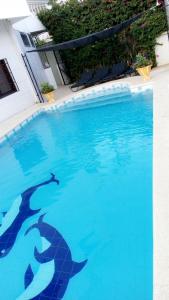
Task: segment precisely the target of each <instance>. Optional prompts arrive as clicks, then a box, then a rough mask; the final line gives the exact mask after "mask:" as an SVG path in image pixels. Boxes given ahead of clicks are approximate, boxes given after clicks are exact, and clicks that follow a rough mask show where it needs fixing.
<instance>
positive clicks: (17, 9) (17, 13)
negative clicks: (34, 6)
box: [0, 0, 30, 19]
mask: <svg viewBox="0 0 169 300" xmlns="http://www.w3.org/2000/svg"><path fill="white" fill-rule="evenodd" d="M29 15H30V10H29V7H28V4H27V2H26V0H0V19H10V18H19V17H24V16H25V17H26V16H29Z"/></svg>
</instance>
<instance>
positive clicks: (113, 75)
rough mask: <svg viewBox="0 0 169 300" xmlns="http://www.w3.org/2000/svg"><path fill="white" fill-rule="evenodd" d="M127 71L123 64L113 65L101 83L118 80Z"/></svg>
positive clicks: (125, 65) (126, 66)
mask: <svg viewBox="0 0 169 300" xmlns="http://www.w3.org/2000/svg"><path fill="white" fill-rule="evenodd" d="M127 70H128V65H127V64H125V63H118V64H114V65H113V66H112V67H111V68H110V71H109V74H108V75H107V76H105V77H104V78H103V80H102V82H105V81H109V80H113V79H118V78H119V77H120V76H122V75H124V74H125V73H126V72H127Z"/></svg>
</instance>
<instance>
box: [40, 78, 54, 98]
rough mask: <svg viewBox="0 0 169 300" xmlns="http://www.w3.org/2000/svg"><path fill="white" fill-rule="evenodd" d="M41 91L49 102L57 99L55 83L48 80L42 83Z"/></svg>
mask: <svg viewBox="0 0 169 300" xmlns="http://www.w3.org/2000/svg"><path fill="white" fill-rule="evenodd" d="M41 92H42V94H43V95H44V96H45V98H46V99H47V101H48V102H49V103H52V102H54V101H55V99H54V87H53V85H51V84H49V83H48V82H43V83H41Z"/></svg>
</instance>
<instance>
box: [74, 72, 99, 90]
mask: <svg viewBox="0 0 169 300" xmlns="http://www.w3.org/2000/svg"><path fill="white" fill-rule="evenodd" d="M93 75H94V71H93V70H90V71H84V72H83V73H82V75H81V77H80V79H79V80H78V81H77V82H76V83H74V84H73V85H72V86H71V89H73V88H78V87H81V86H83V85H86V84H87V82H88V81H90V80H92V78H93Z"/></svg>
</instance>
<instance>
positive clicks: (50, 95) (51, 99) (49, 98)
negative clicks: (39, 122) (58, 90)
mask: <svg viewBox="0 0 169 300" xmlns="http://www.w3.org/2000/svg"><path fill="white" fill-rule="evenodd" d="M43 95H44V97H45V98H46V99H47V101H48V103H53V102H54V101H55V98H54V92H50V93H47V94H43Z"/></svg>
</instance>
